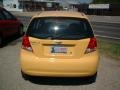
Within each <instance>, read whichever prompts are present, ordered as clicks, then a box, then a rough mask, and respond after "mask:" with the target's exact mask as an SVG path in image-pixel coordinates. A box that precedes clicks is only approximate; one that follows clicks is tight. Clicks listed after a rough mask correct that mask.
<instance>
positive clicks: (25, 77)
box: [21, 71, 29, 80]
mask: <svg viewBox="0 0 120 90" xmlns="http://www.w3.org/2000/svg"><path fill="white" fill-rule="evenodd" d="M21 75H22V77H23V78H24V80H28V79H29V76H28V75H27V74H25V73H24V72H22V71H21Z"/></svg>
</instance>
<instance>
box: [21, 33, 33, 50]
mask: <svg viewBox="0 0 120 90" xmlns="http://www.w3.org/2000/svg"><path fill="white" fill-rule="evenodd" d="M22 48H23V49H26V50H29V51H32V47H31V45H30V42H29V38H28V36H27V35H25V36H23V41H22Z"/></svg>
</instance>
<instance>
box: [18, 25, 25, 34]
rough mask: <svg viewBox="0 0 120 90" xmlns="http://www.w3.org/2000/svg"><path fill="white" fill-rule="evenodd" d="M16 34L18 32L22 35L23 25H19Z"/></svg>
mask: <svg viewBox="0 0 120 90" xmlns="http://www.w3.org/2000/svg"><path fill="white" fill-rule="evenodd" d="M18 34H19V35H20V36H22V35H23V34H24V32H23V26H20V27H19V31H18Z"/></svg>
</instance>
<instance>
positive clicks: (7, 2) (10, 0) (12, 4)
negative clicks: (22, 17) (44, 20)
mask: <svg viewBox="0 0 120 90" xmlns="http://www.w3.org/2000/svg"><path fill="white" fill-rule="evenodd" d="M3 7H4V8H5V9H7V10H8V11H23V9H22V8H20V4H19V2H18V0H3Z"/></svg>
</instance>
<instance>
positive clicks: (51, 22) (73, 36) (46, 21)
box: [26, 17, 93, 40]
mask: <svg viewBox="0 0 120 90" xmlns="http://www.w3.org/2000/svg"><path fill="white" fill-rule="evenodd" d="M26 34H27V35H29V36H31V37H36V38H40V39H59V40H77V39H83V38H90V37H93V32H92V29H91V26H90V24H89V23H88V21H87V20H85V19H78V18H66V17H65V18H63V17H55V18H53V17H51V18H35V19H33V20H32V21H31V23H30V25H29V27H28V30H27V33H26Z"/></svg>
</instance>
